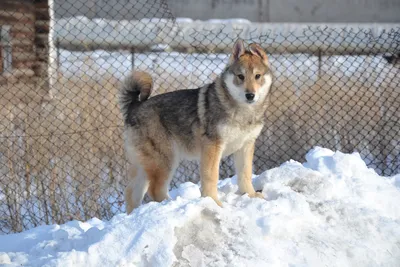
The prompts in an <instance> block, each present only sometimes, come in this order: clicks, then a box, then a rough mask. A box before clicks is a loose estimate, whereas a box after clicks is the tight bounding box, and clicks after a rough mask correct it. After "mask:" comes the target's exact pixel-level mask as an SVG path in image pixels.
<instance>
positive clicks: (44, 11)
mask: <svg viewBox="0 0 400 267" xmlns="http://www.w3.org/2000/svg"><path fill="white" fill-rule="evenodd" d="M35 16H36V20H50V14H49V8H48V7H44V8H36V9H35Z"/></svg>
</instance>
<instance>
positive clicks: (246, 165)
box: [233, 141, 263, 198]
mask: <svg viewBox="0 0 400 267" xmlns="http://www.w3.org/2000/svg"><path fill="white" fill-rule="evenodd" d="M253 156H254V141H252V142H248V143H246V144H244V145H243V147H242V148H241V149H239V150H238V151H236V152H235V153H234V155H233V157H234V162H235V169H236V175H237V177H238V185H239V191H240V193H242V194H246V193H247V194H249V196H250V197H261V198H262V197H263V196H262V194H260V193H257V192H256V191H255V190H254V187H253V184H252V182H251V176H252V174H253Z"/></svg>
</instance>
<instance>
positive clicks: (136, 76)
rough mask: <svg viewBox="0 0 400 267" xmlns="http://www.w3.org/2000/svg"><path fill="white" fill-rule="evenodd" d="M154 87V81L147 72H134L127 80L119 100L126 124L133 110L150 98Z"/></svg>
mask: <svg viewBox="0 0 400 267" xmlns="http://www.w3.org/2000/svg"><path fill="white" fill-rule="evenodd" d="M152 87H153V79H152V78H151V76H150V74H148V73H147V72H143V71H134V72H132V73H131V74H130V75H129V76H128V77H126V78H125V80H124V82H123V85H122V87H121V90H120V92H119V99H118V100H119V105H120V109H121V112H122V115H123V117H124V121H125V123H128V121H129V114H130V113H131V112H132V110H133V109H134V108H135V107H137V106H138V105H140V103H141V102H143V101H145V100H146V99H148V98H149V96H150V94H151V89H152Z"/></svg>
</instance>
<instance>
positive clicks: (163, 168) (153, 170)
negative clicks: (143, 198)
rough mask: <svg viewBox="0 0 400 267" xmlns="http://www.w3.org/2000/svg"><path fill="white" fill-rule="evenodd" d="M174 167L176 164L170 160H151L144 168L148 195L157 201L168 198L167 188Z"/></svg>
mask: <svg viewBox="0 0 400 267" xmlns="http://www.w3.org/2000/svg"><path fill="white" fill-rule="evenodd" d="M175 169H176V165H175V164H174V163H172V162H168V163H167V164H166V163H165V162H164V163H162V164H160V163H156V162H153V163H151V164H149V167H148V168H146V173H147V176H148V177H149V183H150V185H149V190H148V192H147V193H148V195H149V196H150V197H151V198H152V199H153V200H154V201H157V202H161V201H163V200H165V199H169V195H168V189H169V183H170V182H171V180H172V177H173V175H174V172H175Z"/></svg>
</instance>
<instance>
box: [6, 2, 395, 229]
mask: <svg viewBox="0 0 400 267" xmlns="http://www.w3.org/2000/svg"><path fill="white" fill-rule="evenodd" d="M128 2H129V1H128ZM128 2H127V3H126V4H125V5H122V4H120V6H118V7H116V8H114V10H115V9H117V10H119V14H121V17H123V15H124V14H127V13H129V14H130V15H131V16H133V17H135V18H136V17H137V18H138V19H137V20H122V19H115V20H113V19H112V18H108V17H107V12H106V11H105V10H102V9H101V8H99V9H98V10H97V13H96V14H94V15H93V16H94V18H87V17H83V16H80V17H78V16H76V14H77V13H78V11H79V10H80V9H85V8H86V9H87V8H89V9H90V7H88V6H86V5H88V4H87V3H89V2H84V1H82V2H78V1H77V4H76V5H69V4H68V3H69V2H68V1H66V2H65V3H64V4H62V5H61V6H59V7H58V8H63V9H64V13H65V14H67V16H65V17H63V18H55V19H54V20H50V17H51V16H50V15H51V9H49V8H48V2H47V0H37V1H6V2H5V4H4V5H3V6H2V7H1V8H0V12H1V15H0V25H1V39H0V40H1V41H0V44H1V46H0V51H1V53H0V59H1V61H0V62H1V63H0V97H1V100H0V101H1V102H0V106H1V112H0V175H1V184H0V232H2V233H11V232H19V231H23V230H25V229H29V228H32V227H35V226H38V225H41V224H50V223H63V222H65V221H68V220H72V219H77V220H86V219H89V218H92V217H98V218H101V219H109V218H111V217H112V216H113V215H115V214H117V213H120V212H124V211H125V207H124V203H123V190H124V185H125V183H126V180H125V179H126V178H125V167H126V166H125V165H126V162H125V157H124V148H123V139H122V129H123V120H122V118H121V115H120V111H119V108H118V105H117V92H118V88H119V85H120V82H121V79H122V78H123V77H124V76H126V75H128V74H129V73H130V72H131V71H132V69H135V70H145V71H148V72H149V73H151V75H152V77H153V79H154V81H155V85H154V91H153V95H154V94H160V93H164V92H167V91H173V90H178V89H183V88H197V87H200V86H202V85H204V84H206V83H210V82H211V81H212V80H213V79H214V78H215V77H216V76H217V75H218V74H219V73H221V71H222V69H223V68H224V66H225V64H226V63H227V59H228V56H229V55H228V54H229V51H230V49H231V46H232V44H233V43H234V41H235V40H236V39H237V38H238V37H241V38H243V39H244V40H245V41H246V42H247V43H250V42H257V43H260V44H261V45H263V46H264V47H265V48H266V51H267V53H268V54H269V55H270V63H271V66H272V69H273V74H274V77H275V78H274V83H273V90H272V92H271V102H270V106H269V108H268V111H267V113H266V116H265V120H266V126H265V127H264V130H263V132H262V134H261V136H260V137H259V138H258V140H257V145H256V152H255V160H254V172H255V173H256V174H259V173H261V172H263V171H265V170H267V169H270V168H273V167H276V166H278V165H279V164H281V163H283V162H285V161H287V160H289V159H294V160H297V161H300V162H302V161H304V156H305V153H306V152H307V151H308V150H309V149H311V148H312V147H314V146H323V147H327V148H330V149H334V150H340V151H342V152H354V151H357V152H359V153H360V154H361V156H362V158H363V159H364V160H365V162H366V163H367V164H368V166H370V167H371V168H373V169H374V170H375V171H376V172H378V173H379V174H382V175H386V176H390V175H393V174H396V173H399V172H400V156H399V155H400V137H399V136H400V123H399V122H400V87H399V82H400V75H399V74H400V72H399V66H400V62H399V60H398V55H399V53H400V49H399V44H400V29H399V28H398V27H394V26H393V27H392V28H389V29H384V30H380V31H378V33H377V32H376V31H374V30H371V29H366V28H362V27H360V28H354V27H348V26H343V25H342V26H334V27H328V26H326V27H325V26H315V25H314V26H307V27H306V26H301V27H300V26H298V27H295V29H294V28H291V29H283V28H280V27H279V26H277V25H267V24H257V23H249V22H247V21H209V22H199V21H191V20H189V19H175V18H174V17H173V15H172V13H171V12H170V11H169V9H168V6H167V4H166V2H165V1H155V0H154V1H136V4H128ZM129 3H130V2H129ZM117 13H118V12H117ZM101 17H102V18H101ZM232 175H234V169H233V162H232V159H231V158H230V157H228V158H226V159H224V160H223V162H222V164H221V167H220V177H221V178H224V177H230V176H232ZM198 180H199V172H198V166H197V164H196V163H195V162H189V161H187V162H183V163H182V164H181V165H180V167H179V168H178V170H177V172H176V174H175V177H174V179H173V182H172V184H171V186H172V187H174V186H176V185H178V184H180V183H182V182H186V181H192V182H198Z"/></svg>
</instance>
